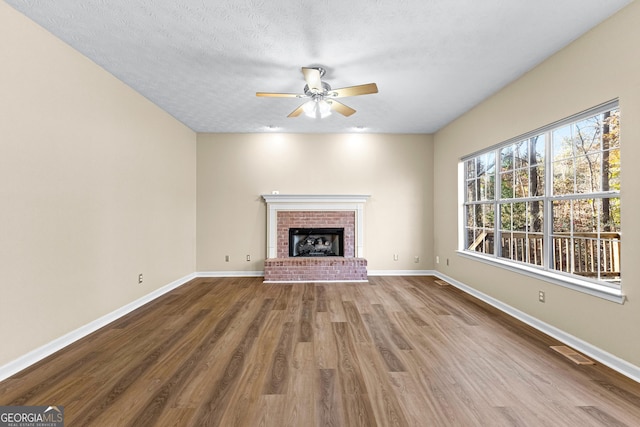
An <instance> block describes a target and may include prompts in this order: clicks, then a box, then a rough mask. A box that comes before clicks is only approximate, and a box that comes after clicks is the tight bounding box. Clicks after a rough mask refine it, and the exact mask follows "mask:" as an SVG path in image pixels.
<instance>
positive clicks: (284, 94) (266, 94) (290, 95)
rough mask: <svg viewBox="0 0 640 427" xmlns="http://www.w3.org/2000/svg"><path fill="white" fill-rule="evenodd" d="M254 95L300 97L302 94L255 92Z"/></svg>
mask: <svg viewBox="0 0 640 427" xmlns="http://www.w3.org/2000/svg"><path fill="white" fill-rule="evenodd" d="M256 96H268V97H270V98H301V97H303V96H304V95H299V94H297V93H272V92H256Z"/></svg>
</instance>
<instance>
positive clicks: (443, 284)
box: [434, 280, 449, 286]
mask: <svg viewBox="0 0 640 427" xmlns="http://www.w3.org/2000/svg"><path fill="white" fill-rule="evenodd" d="M434 282H436V285H438V286H449V284H448V283H447V282H445V281H444V280H434Z"/></svg>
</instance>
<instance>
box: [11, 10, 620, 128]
mask: <svg viewBox="0 0 640 427" xmlns="http://www.w3.org/2000/svg"><path fill="white" fill-rule="evenodd" d="M6 2H7V3H8V4H10V5H12V6H13V7H15V8H16V9H18V10H20V11H21V12H22V13H24V14H25V15H26V16H28V17H30V18H31V19H32V20H34V21H36V22H37V23H39V24H40V25H42V26H43V27H45V28H46V29H47V30H49V31H50V32H51V33H53V34H54V35H56V36H57V37H59V38H60V39H62V40H64V41H66V42H67V43H68V44H69V45H71V46H73V47H74V48H75V49H77V50H78V51H80V52H81V53H83V54H84V55H86V56H87V57H89V58H91V59H92V60H93V61H94V62H96V63H97V64H99V65H100V66H102V67H103V68H105V69H106V70H107V71H109V72H110V73H111V74H113V75H115V76H116V77H118V78H119V79H120V80H122V81H123V82H125V83H126V84H128V85H129V86H131V87H132V88H134V89H135V90H136V91H138V92H139V93H141V94H142V95H144V96H145V97H147V98H148V99H150V100H151V101H153V102H154V103H155V104H157V105H158V106H159V107H160V108H162V109H164V110H165V111H167V112H168V113H169V114H171V115H172V116H174V117H175V118H177V119H178V120H180V121H181V122H183V123H184V124H186V125H187V126H189V127H190V128H191V129H193V130H195V131H197V132H269V131H277V132H302V133H307V132H313V133H337V132H354V131H359V132H362V131H364V132H379V133H432V132H435V131H436V130H438V129H439V128H441V127H442V126H444V125H446V124H447V123H449V122H450V121H451V120H453V119H455V118H456V117H458V116H459V115H461V114H462V113H464V112H465V111H467V110H469V109H471V108H472V107H473V106H475V105H477V104H478V103H479V102H481V101H482V100H484V99H486V98H487V97H488V96H490V95H492V94H493V93H495V92H496V91H497V90H499V89H500V88H502V87H504V86H505V85H506V84H508V83H510V82H511V81H513V80H514V79H516V78H517V77H519V76H521V75H522V74H524V73H525V72H527V71H528V70H530V69H531V68H533V67H534V66H535V65H537V64H538V63H540V62H541V61H543V60H544V59H545V58H547V57H548V56H549V55H551V54H553V53H554V52H556V51H558V50H559V49H561V48H562V47H564V46H566V45H567V44H568V43H570V42H571V41H572V40H574V39H576V38H577V37H579V36H580V35H581V34H583V33H584V32H586V31H588V30H589V29H590V28H592V27H594V26H595V25H597V24H598V23H599V22H601V21H603V20H604V19H606V18H607V17H609V16H610V15H612V14H613V13H615V12H616V11H617V10H619V9H620V8H622V7H623V6H625V5H626V4H628V3H630V2H631V0H606V1H604V0H535V1H534V0H482V1H481V0H386V1H382V0H316V1H291V0H217V1H203V0H200V1H192V0H172V1H169V0H165V1H160V0H82V1H78V0H56V1H51V0H6ZM303 66H305V67H308V66H322V67H324V68H325V69H326V70H327V73H326V75H325V76H324V78H323V80H324V81H326V82H328V83H329V84H330V85H331V86H332V87H333V88H340V87H345V86H353V85H358V84H364V83H370V82H375V83H377V85H378V88H379V91H380V92H379V93H378V94H372V95H364V96H358V97H349V98H343V99H342V102H344V103H345V104H347V105H349V106H350V107H352V108H355V109H356V110H357V113H356V114H354V115H352V116H351V117H343V116H341V115H339V114H337V113H334V114H333V115H331V116H330V117H328V118H325V119H310V118H308V117H305V116H300V117H297V118H287V117H286V116H287V114H289V113H290V112H291V111H292V110H294V109H295V108H297V107H298V106H299V105H300V104H301V103H302V101H301V100H299V99H295V98H258V97H256V96H255V92H258V91H264V92H296V93H297V92H302V89H303V87H304V80H303V76H302V73H301V71H300V68H301V67H303ZM566 72H570V70H566ZM270 127H271V128H270ZM358 128H360V129H358Z"/></svg>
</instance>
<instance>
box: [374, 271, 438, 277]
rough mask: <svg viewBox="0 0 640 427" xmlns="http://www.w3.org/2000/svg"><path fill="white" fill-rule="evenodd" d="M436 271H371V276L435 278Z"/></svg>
mask: <svg viewBox="0 0 640 427" xmlns="http://www.w3.org/2000/svg"><path fill="white" fill-rule="evenodd" d="M436 273H437V271H435V270H369V271H367V274H368V275H369V276H435V275H436Z"/></svg>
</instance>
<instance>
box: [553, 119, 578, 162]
mask: <svg viewBox="0 0 640 427" xmlns="http://www.w3.org/2000/svg"><path fill="white" fill-rule="evenodd" d="M552 143H553V160H560V159H564V158H567V157H572V156H573V142H572V137H571V125H567V126H563V127H561V128H558V129H556V130H554V131H553V132H552Z"/></svg>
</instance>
